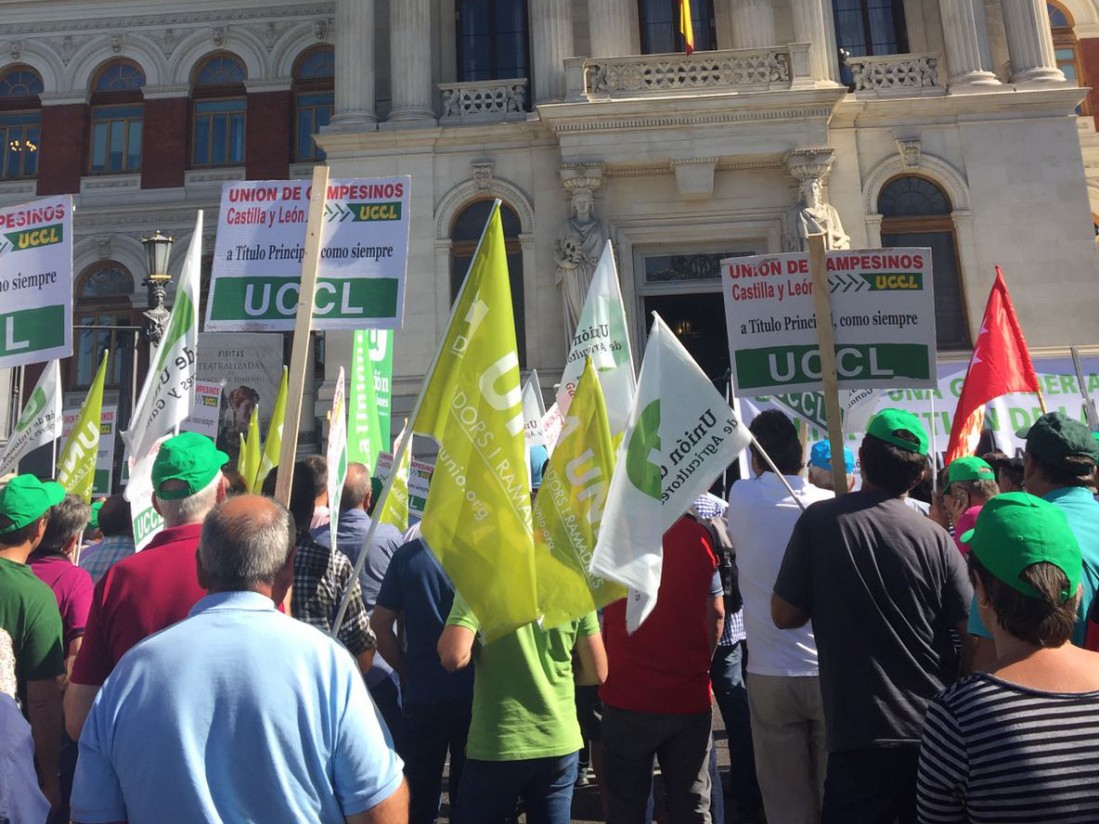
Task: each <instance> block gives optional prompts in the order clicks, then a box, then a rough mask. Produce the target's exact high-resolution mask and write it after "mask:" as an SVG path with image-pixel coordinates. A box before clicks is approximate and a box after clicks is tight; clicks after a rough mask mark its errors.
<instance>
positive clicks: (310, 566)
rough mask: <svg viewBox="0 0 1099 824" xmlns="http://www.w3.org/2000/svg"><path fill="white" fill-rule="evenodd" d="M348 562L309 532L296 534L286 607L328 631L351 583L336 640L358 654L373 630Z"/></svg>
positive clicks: (368, 646)
mask: <svg viewBox="0 0 1099 824" xmlns="http://www.w3.org/2000/svg"><path fill="white" fill-rule="evenodd" d="M352 574H353V570H352V568H351V562H350V561H349V560H347V556H346V555H344V554H343V553H342V552H337V551H336V550H333V549H329V548H328V547H324V546H321V545H320V544H319V543H317V542H316V540H314V539H313V537H312V536H310V535H309V533H301V534H299V537H298V546H297V552H296V553H295V554H294V593H293V595H292V596H291V599H290V608H291V610H292V612H293V615H294V617H295V618H297V619H298V620H299V621H304V622H305V623H307V624H309V625H311V626H314V627H316V628H317V629H319V630H321V631H322V632H329V631H330V630H331V628H332V624H333V623H334V622H335V620H336V613H337V611H338V610H339V606H340V599H341V598H342V597H343V593H344V589H345V588H346V587H347V586H348V585H350V586H351V590H352V592H351V600H350V601H349V602H348V606H347V615H346V616H344V622H343V625H342V626H341V627H340V632H339V640H340V642H341V643H342V644H343V645H344V646H345V647H347V649H348V650H350V652H351V654H352V655H355V656H358V655H359V654H361V653H363V652H365V651H366V650H369V649H373V648H374V643H375V639H374V633H373V631H372V630H371V629H370V619H369V618H368V617H367V615H366V609H365V608H364V606H363V601H362V594H361V589H360V587H359V584H358V582H357V581H353V580H352Z"/></svg>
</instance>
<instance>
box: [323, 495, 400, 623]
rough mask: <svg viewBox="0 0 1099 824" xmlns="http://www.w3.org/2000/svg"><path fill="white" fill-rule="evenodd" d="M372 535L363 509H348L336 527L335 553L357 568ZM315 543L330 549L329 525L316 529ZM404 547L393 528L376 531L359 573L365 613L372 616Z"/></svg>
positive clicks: (368, 518)
mask: <svg viewBox="0 0 1099 824" xmlns="http://www.w3.org/2000/svg"><path fill="white" fill-rule="evenodd" d="M369 531H370V516H369V515H367V514H366V513H365V512H363V511H362V510H361V509H349V510H347V511H345V512H341V513H340V515H339V521H338V522H337V524H336V549H338V550H339V551H340V552H341V553H343V554H344V555H346V556H347V559H348V560H349V561H350V562H351V565H352V566H354V565H355V564H356V563H357V562H358V560H359V553H361V552H362V551H363V547H364V546H365V545H366V535H367V532H369ZM312 534H313V539H314V540H315V541H316V542H317V543H318V544H320V545H321V546H324V547H328V546H330V545H331V533H330V532H329V530H328V527H327V525H326V526H324V527H322V528H320V529H315V530H313V532H312ZM403 543H404V538H403V537H402V535H401V533H400V532H398V531H397V528H396V527H394V526H391V525H390V524H378V526H377V527H376V528H375V529H374V537H373V538H372V539H371V542H370V549H369V551H368V552H367V555H366V563H365V564H363V568H362V571H361V572H360V573H359V585H360V586H361V587H362V594H363V603H364V604H365V605H366V611H367V612H372V611H373V610H374V604H375V602H376V601H377V600H378V590H379V589H381V586H382V580H383V579H384V578H385V572H386V570H387V569H388V568H389V562H390V561H391V560H392V558H393V553H395V552H396V551H397V547H399V546H400V545H401V544H403Z"/></svg>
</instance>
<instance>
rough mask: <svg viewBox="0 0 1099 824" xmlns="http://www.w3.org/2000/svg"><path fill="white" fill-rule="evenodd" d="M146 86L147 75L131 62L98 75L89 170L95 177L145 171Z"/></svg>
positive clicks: (116, 64)
mask: <svg viewBox="0 0 1099 824" xmlns="http://www.w3.org/2000/svg"><path fill="white" fill-rule="evenodd" d="M144 86H145V73H144V72H142V71H141V68H140V67H139V66H137V65H136V64H134V63H131V62H130V61H128V60H117V61H115V62H113V63H109V64H108V65H107V66H105V67H104V68H103V69H102V70H100V72H99V74H98V75H96V79H95V82H94V83H93V85H92V112H91V115H92V116H91V147H90V150H89V152H88V170H89V171H90V172H91V173H92V174H119V173H124V172H138V171H140V170H141V139H142V132H143V127H144V119H145V104H144V99H143V97H142V94H141V90H142V88H143V87H144Z"/></svg>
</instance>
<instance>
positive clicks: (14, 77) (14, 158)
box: [0, 66, 42, 180]
mask: <svg viewBox="0 0 1099 824" xmlns="http://www.w3.org/2000/svg"><path fill="white" fill-rule="evenodd" d="M41 94H42V78H41V76H39V74H38V72H36V71H35V70H34V69H32V68H30V67H29V66H13V67H11V68H9V69H7V70H6V71H4V72H3V73H0V180H22V179H25V178H33V177H34V176H35V175H36V174H37V173H38V150H39V148H40V146H41V143H42V139H41V138H42V103H41V98H40V97H39V95H41Z"/></svg>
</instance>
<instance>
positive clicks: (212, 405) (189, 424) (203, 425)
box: [179, 381, 222, 442]
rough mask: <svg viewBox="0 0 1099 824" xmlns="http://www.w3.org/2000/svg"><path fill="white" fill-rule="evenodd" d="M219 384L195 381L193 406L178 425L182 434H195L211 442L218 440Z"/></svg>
mask: <svg viewBox="0 0 1099 824" xmlns="http://www.w3.org/2000/svg"><path fill="white" fill-rule="evenodd" d="M221 389H222V386H221V383H213V382H211V381H195V405H194V407H193V408H192V409H191V414H190V415H188V416H187V418H186V419H185V420H184V421H183V423H181V424H180V425H179V428H180V430H181V431H183V432H197V433H199V434H200V435H205V436H206V437H207V438H209V439H210V440H212V441H215V442H216V441H217V439H218V426H219V424H220V423H221Z"/></svg>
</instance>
